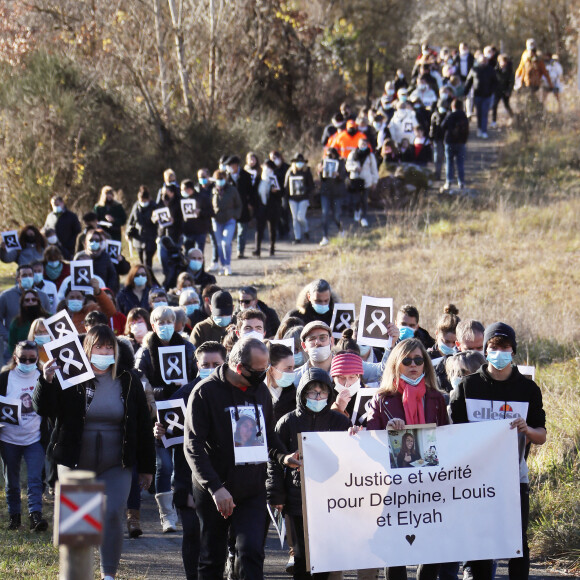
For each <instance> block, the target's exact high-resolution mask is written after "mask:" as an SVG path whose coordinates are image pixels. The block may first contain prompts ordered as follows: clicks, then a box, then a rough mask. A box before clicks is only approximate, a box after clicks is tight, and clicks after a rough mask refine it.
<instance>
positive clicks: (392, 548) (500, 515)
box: [300, 421, 522, 572]
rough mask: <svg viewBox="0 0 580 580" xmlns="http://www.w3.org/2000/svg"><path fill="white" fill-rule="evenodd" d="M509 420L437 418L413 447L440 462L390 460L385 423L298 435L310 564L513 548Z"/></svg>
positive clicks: (516, 521) (330, 567)
mask: <svg viewBox="0 0 580 580" xmlns="http://www.w3.org/2000/svg"><path fill="white" fill-rule="evenodd" d="M509 423H510V422H509V421H487V422H483V423H475V424H462V425H449V426H446V427H439V428H437V429H436V430H435V440H436V443H433V442H432V439H431V442H430V443H429V444H428V447H427V449H426V450H424V451H423V452H422V455H421V457H422V458H424V457H425V454H426V453H427V452H428V453H430V455H429V456H430V457H435V458H436V461H437V463H438V465H434V466H429V465H425V464H423V465H416V466H413V467H408V468H393V467H391V456H392V455H393V451H392V448H391V443H390V441H389V432H387V431H362V432H360V433H359V434H357V435H355V436H349V435H348V433H346V432H321V433H304V434H302V435H301V441H300V443H301V445H300V446H301V453H302V456H303V467H302V470H301V474H302V475H301V477H302V486H303V512H304V522H305V540H306V543H307V546H308V549H307V559H308V564H307V565H308V570H310V571H311V572H327V571H335V570H358V569H367V568H382V567H383V566H406V565H412V564H417V563H419V562H420V563H423V564H430V563H438V562H457V561H466V560H487V559H503V558H516V557H518V556H520V555H521V553H522V531H521V514H520V484H519V469H518V442H517V432H516V430H515V429H510V425H509ZM400 433H401V434H402V433H403V432H400ZM426 436H427V438H432V435H429V434H428V433H427V434H426ZM433 446H434V447H435V449H433ZM417 461H418V460H417ZM425 463H426V461H425ZM328 530H332V542H329V541H328ZM353 531H356V533H353Z"/></svg>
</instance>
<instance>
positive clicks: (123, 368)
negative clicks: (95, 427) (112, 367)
mask: <svg viewBox="0 0 580 580" xmlns="http://www.w3.org/2000/svg"><path fill="white" fill-rule="evenodd" d="M118 345H119V358H118V361H117V379H118V380H119V381H120V382H121V389H122V397H123V403H124V406H125V412H124V415H123V424H122V430H123V441H122V454H121V460H122V465H123V467H124V468H131V467H133V466H134V465H136V466H137V472H138V473H150V474H153V473H155V449H154V443H153V424H152V422H151V416H150V415H149V409H148V407H147V401H146V399H145V392H144V390H143V384H142V383H141V379H140V377H139V373H138V372H137V371H135V370H134V368H133V363H134V357H133V352H132V349H131V347H130V345H129V344H127V343H125V342H124V341H121V340H120V341H118ZM88 388H94V381H93V380H89V381H86V382H84V383H81V384H79V385H75V386H74V387H70V388H68V389H64V390H63V389H62V388H61V386H60V385H59V382H58V379H57V378H56V376H55V377H54V378H53V380H52V383H48V382H46V380H45V379H44V377H43V376H42V375H41V376H40V377H39V378H38V382H37V383H36V388H35V390H34V393H33V395H32V402H33V405H34V410H35V411H36V412H37V413H38V414H39V415H40V416H41V417H47V418H49V419H50V420H51V421H52V422H53V423H54V432H53V434H52V438H51V446H52V454H53V457H54V460H55V461H56V463H58V464H59V465H65V466H66V467H70V468H73V469H74V468H75V467H76V466H77V465H78V463H79V460H80V453H81V444H82V438H83V430H84V423H85V416H86V413H87V389H88Z"/></svg>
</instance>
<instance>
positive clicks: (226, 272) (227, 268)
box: [224, 266, 232, 276]
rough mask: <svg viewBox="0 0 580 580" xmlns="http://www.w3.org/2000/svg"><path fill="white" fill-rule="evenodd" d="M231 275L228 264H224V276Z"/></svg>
mask: <svg viewBox="0 0 580 580" xmlns="http://www.w3.org/2000/svg"><path fill="white" fill-rule="evenodd" d="M231 275H232V269H231V267H230V266H226V267H225V268H224V276H231Z"/></svg>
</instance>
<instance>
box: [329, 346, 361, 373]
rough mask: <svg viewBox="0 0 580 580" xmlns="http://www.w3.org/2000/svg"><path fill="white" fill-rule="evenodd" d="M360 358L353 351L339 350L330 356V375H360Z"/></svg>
mask: <svg viewBox="0 0 580 580" xmlns="http://www.w3.org/2000/svg"><path fill="white" fill-rule="evenodd" d="M362 374H363V364H362V358H361V357H360V356H359V355H358V354H355V353H354V352H341V353H339V354H337V355H336V356H334V357H333V358H332V364H331V365H330V376H331V377H336V376H338V375H342V376H348V375H362Z"/></svg>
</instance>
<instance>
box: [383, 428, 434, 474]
mask: <svg viewBox="0 0 580 580" xmlns="http://www.w3.org/2000/svg"><path fill="white" fill-rule="evenodd" d="M435 427H436V425H435V423H427V424H425V425H407V426H406V427H405V428H404V429H402V430H401V431H391V430H389V456H390V461H391V467H393V468H397V469H398V468H409V467H437V466H438V465H439V456H438V452H437V435H436V429H435Z"/></svg>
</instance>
